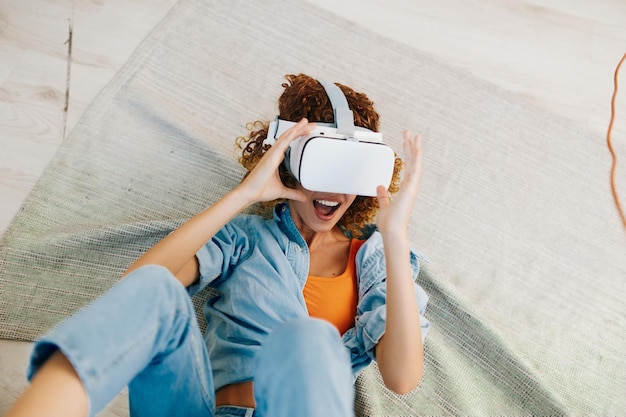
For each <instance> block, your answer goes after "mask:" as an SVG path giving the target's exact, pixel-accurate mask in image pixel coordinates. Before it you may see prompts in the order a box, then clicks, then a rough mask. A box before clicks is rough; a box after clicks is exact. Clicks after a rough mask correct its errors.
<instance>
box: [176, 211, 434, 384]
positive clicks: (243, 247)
mask: <svg viewBox="0 0 626 417" xmlns="http://www.w3.org/2000/svg"><path fill="white" fill-rule="evenodd" d="M196 256H197V258H198V261H199V264H200V279H199V280H198V281H197V282H196V283H194V284H193V285H191V286H190V287H189V288H188V290H189V292H190V294H191V295H193V294H195V293H197V292H198V291H200V290H201V289H202V288H204V287H205V286H207V285H209V286H210V287H212V288H213V289H215V290H216V291H217V293H218V295H217V296H215V297H211V298H209V299H208V300H207V302H206V304H205V306H204V314H205V316H206V319H207V332H206V336H205V341H206V344H207V347H208V350H209V355H210V357H211V364H212V367H213V377H214V382H215V388H216V390H217V389H219V388H221V387H223V386H225V385H228V384H232V383H236V382H244V381H249V380H252V379H253V360H254V355H255V352H256V351H257V349H258V348H259V346H260V345H261V344H262V343H263V340H264V338H265V337H266V336H267V335H268V334H269V333H270V332H271V331H272V329H273V328H275V327H276V325H277V324H280V323H282V322H285V321H287V320H291V319H295V318H298V317H303V316H308V312H307V308H306V304H305V301H304V297H303V295H302V289H303V288H304V284H305V282H306V280H307V277H308V274H309V250H308V246H307V244H306V242H305V240H304V238H303V237H302V235H301V234H300V232H299V231H298V229H297V228H296V225H295V224H294V222H293V220H292V218H291V214H290V211H289V207H288V205H287V204H281V205H278V206H277V207H276V209H275V211H274V218H273V219H265V218H262V217H259V216H254V215H240V216H238V217H236V218H234V219H233V220H231V221H230V222H229V223H228V224H227V225H226V226H224V227H223V228H222V229H221V230H220V231H219V232H218V233H217V234H216V235H215V236H214V237H213V238H212V239H211V240H210V241H209V242H208V243H207V244H206V245H205V246H204V247H203V248H201V249H200V251H198V253H197V255H196ZM422 259H423V258H422V257H421V256H419V255H417V254H415V253H414V252H411V259H410V261H411V269H412V271H413V274H414V278H416V277H417V273H418V271H419V264H420V260H422ZM356 265H357V279H358V300H359V301H358V305H357V313H356V320H355V326H354V327H353V328H351V329H349V330H348V331H347V332H346V333H344V334H343V342H344V344H345V346H346V348H347V349H348V350H349V352H350V356H351V360H352V370H353V375H354V377H355V379H356V377H357V376H358V374H359V373H360V372H361V370H363V369H364V368H365V367H366V366H367V365H369V364H370V362H371V361H372V360H375V347H376V344H377V343H378V340H379V339H380V337H381V336H382V335H383V333H384V329H385V279H386V271H385V259H384V253H383V247H382V237H381V235H380V233H378V232H374V233H373V234H372V235H371V236H370V237H369V238H368V240H367V242H365V243H364V244H363V246H362V247H361V248H360V249H359V251H358V253H357V255H356ZM415 292H416V295H417V299H418V305H419V309H420V320H421V326H422V339H423V338H425V336H426V333H427V331H428V329H429V327H430V324H429V322H428V320H427V319H425V318H424V316H423V314H424V310H425V308H426V303H427V301H428V296H427V295H426V293H425V292H424V290H423V289H422V288H421V287H419V286H418V285H417V284H415Z"/></svg>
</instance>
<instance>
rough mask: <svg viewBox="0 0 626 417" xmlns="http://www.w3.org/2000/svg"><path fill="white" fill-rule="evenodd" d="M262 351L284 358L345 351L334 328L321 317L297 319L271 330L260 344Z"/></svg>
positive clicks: (327, 354)
mask: <svg viewBox="0 0 626 417" xmlns="http://www.w3.org/2000/svg"><path fill="white" fill-rule="evenodd" d="M262 350H263V351H264V352H265V353H266V354H270V353H269V352H271V354H272V355H278V356H279V357H281V356H282V357H283V358H284V359H285V360H288V358H292V357H293V358H309V359H313V358H317V359H320V360H321V359H323V358H324V357H328V356H333V357H336V356H337V355H338V354H339V355H341V354H342V353H343V351H344V350H345V347H344V345H343V342H342V340H341V336H340V335H339V332H338V331H337V329H336V328H335V327H334V326H333V325H332V324H330V323H328V322H327V321H324V320H320V319H315V318H310V317H306V318H300V319H296V320H292V321H290V322H287V323H285V324H283V325H281V326H280V327H278V328H277V329H275V330H274V331H273V332H272V333H271V334H270V335H269V336H268V338H267V340H266V341H265V343H264V344H263V348H262Z"/></svg>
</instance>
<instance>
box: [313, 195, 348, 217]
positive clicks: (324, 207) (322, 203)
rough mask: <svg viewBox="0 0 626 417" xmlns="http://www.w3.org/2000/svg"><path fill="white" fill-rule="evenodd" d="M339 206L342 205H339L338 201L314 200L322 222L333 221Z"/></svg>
mask: <svg viewBox="0 0 626 417" xmlns="http://www.w3.org/2000/svg"><path fill="white" fill-rule="evenodd" d="M339 206H341V203H339V202H338V201H330V200H313V207H314V208H315V214H316V215H317V217H319V218H320V219H322V220H329V219H331V218H332V217H333V215H334V214H335V212H336V211H337V209H338V208H339Z"/></svg>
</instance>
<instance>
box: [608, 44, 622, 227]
mask: <svg viewBox="0 0 626 417" xmlns="http://www.w3.org/2000/svg"><path fill="white" fill-rule="evenodd" d="M625 60H626V54H624V56H623V57H622V59H621V60H620V61H619V64H617V68H615V75H614V76H613V83H614V86H615V87H614V89H613V98H612V99H611V121H610V122H609V129H608V131H607V133H606V143H607V145H608V147H609V152H611V158H612V159H613V163H612V166H611V192H612V193H613V200H615V206H616V207H617V211H618V212H619V215H620V217H621V218H622V226H624V228H625V229H626V215H624V210H623V209H622V205H621V204H620V202H619V195H618V194H617V186H616V185H615V173H616V171H617V155H616V154H615V150H614V149H613V144H612V143H611V132H612V131H613V122H614V121H615V100H616V99H617V90H618V88H619V85H618V82H617V78H618V74H619V69H620V67H621V66H622V63H623V62H624V61H625Z"/></svg>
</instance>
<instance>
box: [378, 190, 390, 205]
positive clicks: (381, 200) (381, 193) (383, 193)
mask: <svg viewBox="0 0 626 417" xmlns="http://www.w3.org/2000/svg"><path fill="white" fill-rule="evenodd" d="M376 198H377V199H378V206H379V207H380V208H383V207H387V206H388V205H389V204H390V203H391V201H390V199H389V193H388V192H387V189H386V188H385V186H384V185H379V186H378V187H376Z"/></svg>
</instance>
